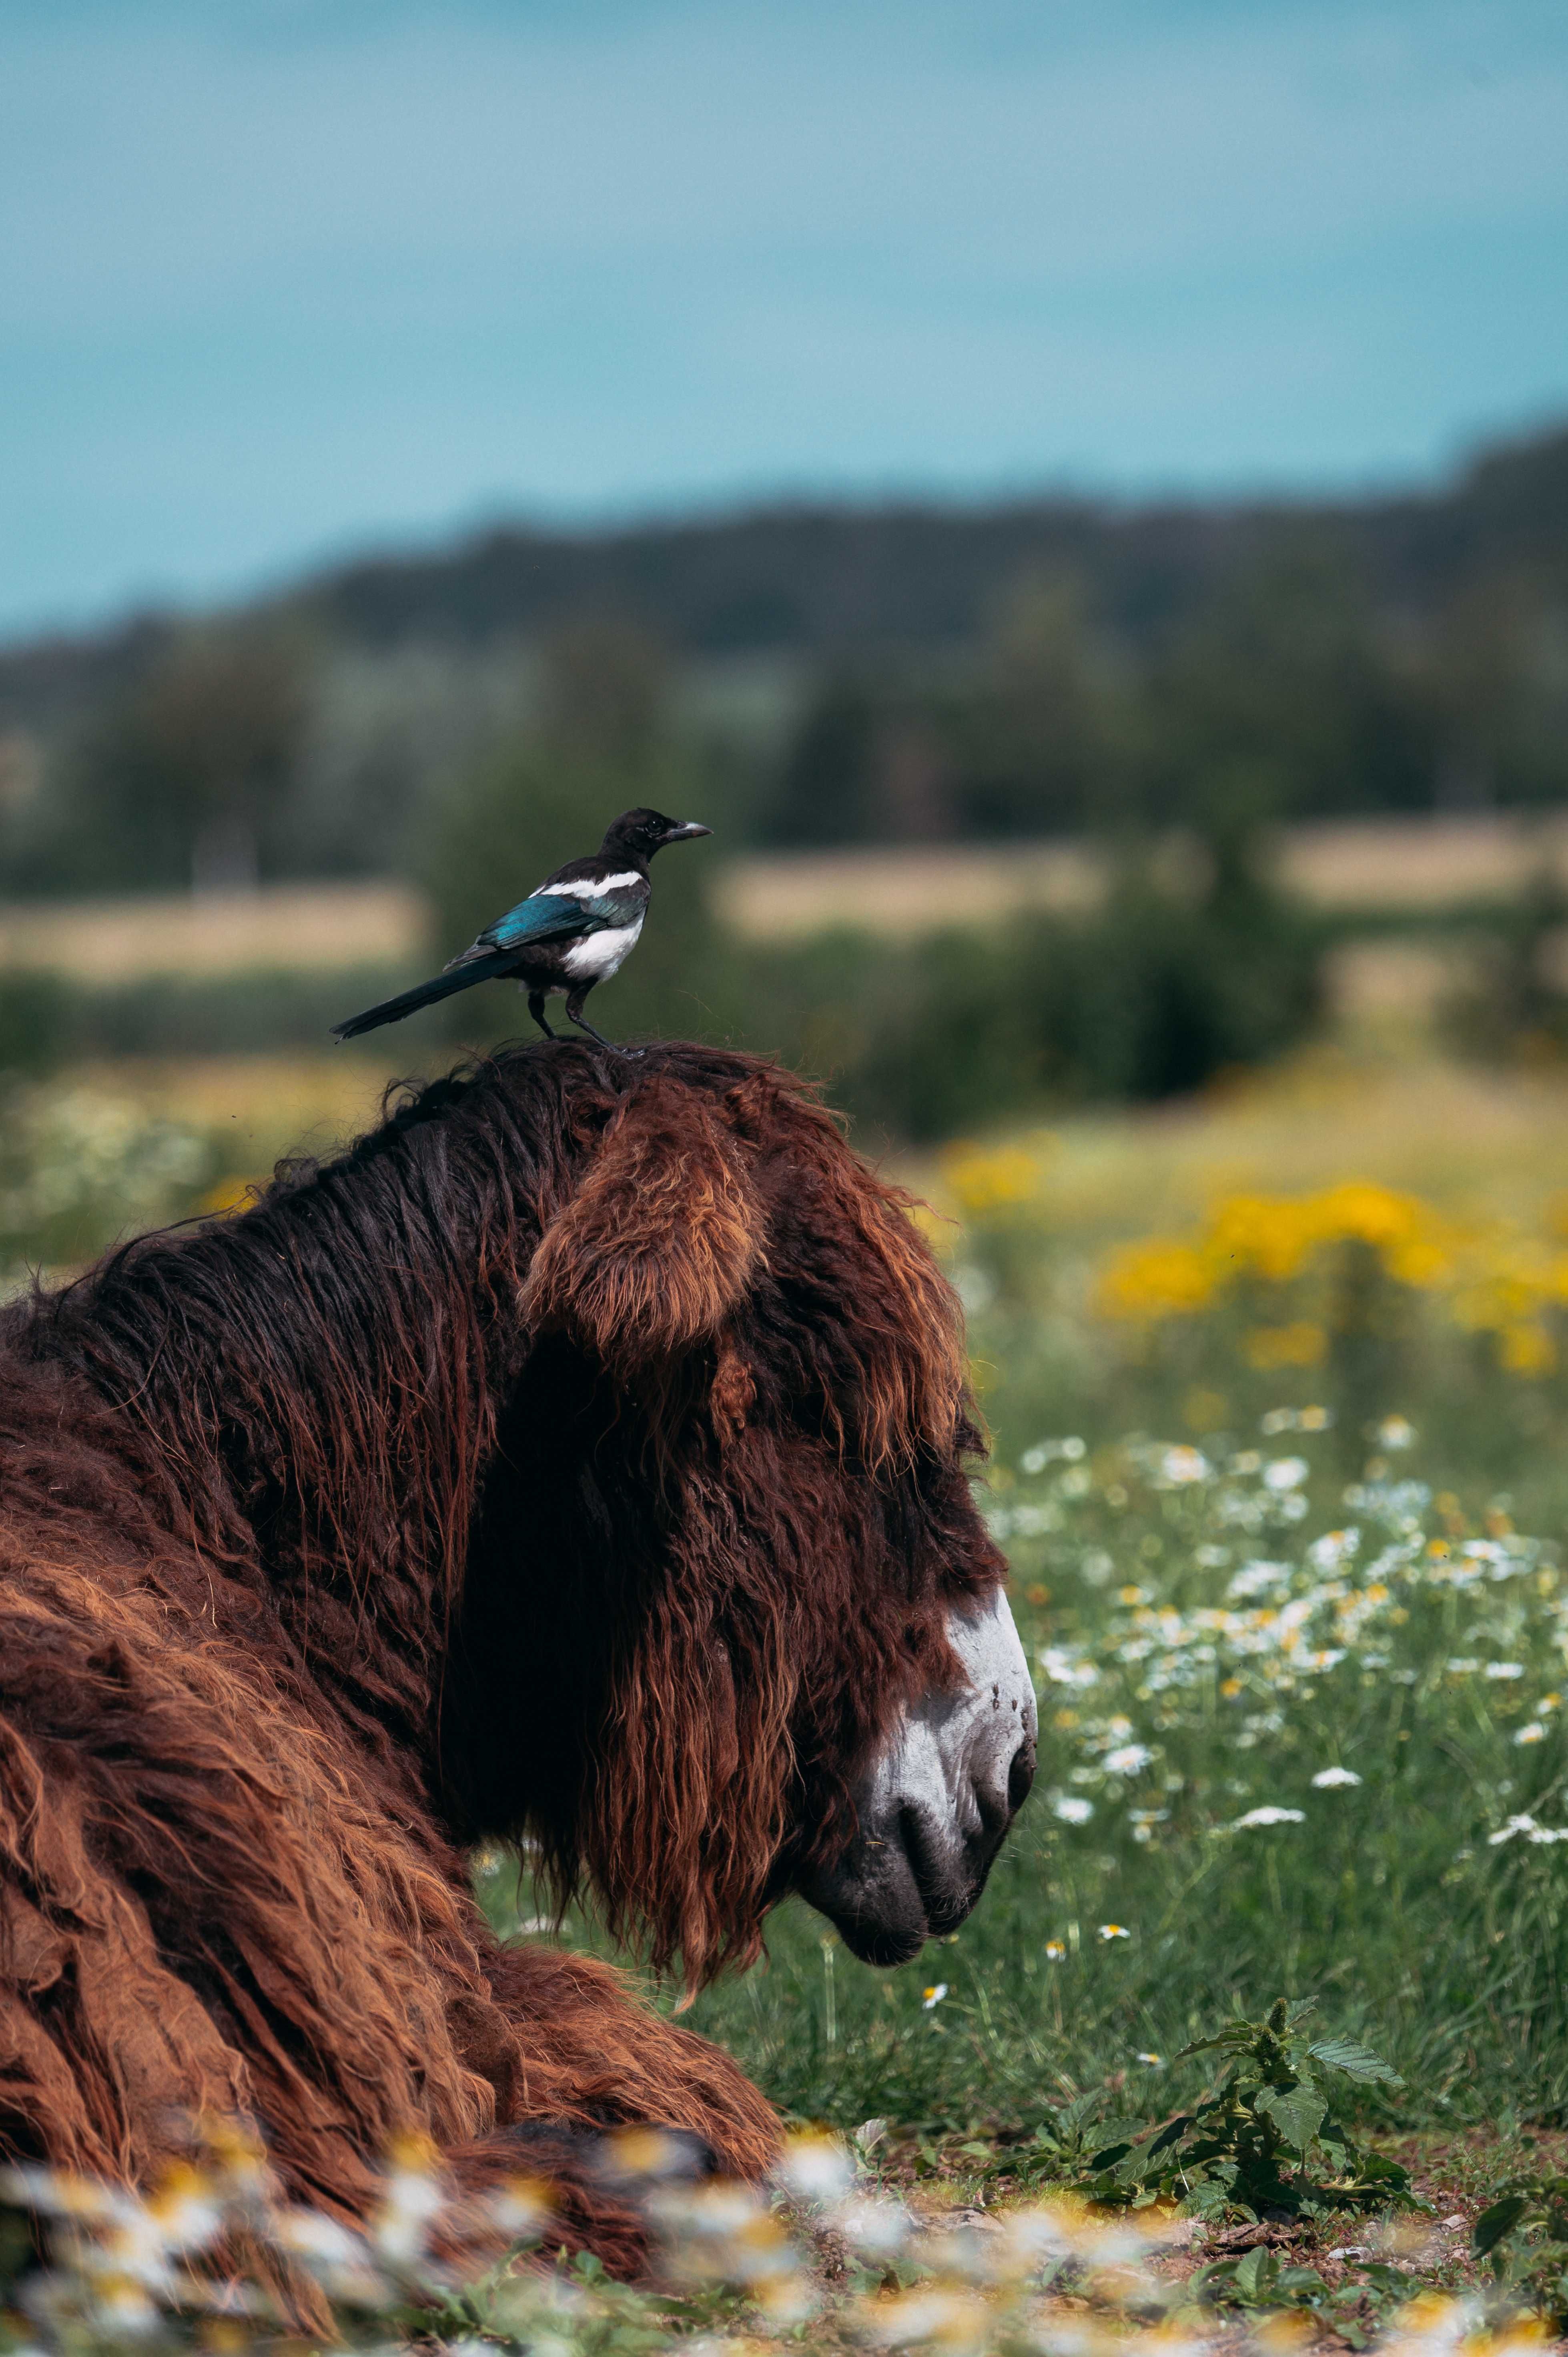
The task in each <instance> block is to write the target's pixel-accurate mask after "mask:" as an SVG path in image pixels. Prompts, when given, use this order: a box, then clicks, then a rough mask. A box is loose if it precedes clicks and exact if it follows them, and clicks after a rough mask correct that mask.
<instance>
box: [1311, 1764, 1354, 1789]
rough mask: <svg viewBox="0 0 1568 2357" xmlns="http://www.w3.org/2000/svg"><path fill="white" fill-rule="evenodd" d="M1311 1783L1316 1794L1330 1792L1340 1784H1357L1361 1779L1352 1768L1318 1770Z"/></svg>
mask: <svg viewBox="0 0 1568 2357" xmlns="http://www.w3.org/2000/svg"><path fill="white" fill-rule="evenodd" d="M1312 1781H1313V1783H1314V1785H1315V1786H1316V1790H1317V1791H1318V1792H1335V1791H1337V1789H1338V1787H1339V1786H1340V1785H1342V1784H1359V1782H1360V1781H1361V1779H1360V1778H1359V1776H1358V1775H1357V1773H1356V1770H1354V1769H1353V1768H1320V1769H1319V1770H1318V1771H1317V1773H1316V1776H1315V1777H1314V1778H1313V1780H1312Z"/></svg>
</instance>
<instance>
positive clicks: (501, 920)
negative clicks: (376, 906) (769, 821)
mask: <svg viewBox="0 0 1568 2357" xmlns="http://www.w3.org/2000/svg"><path fill="white" fill-rule="evenodd" d="M712 833H713V828H712V827H711V826H699V825H698V824H697V822H696V821H695V819H678V818H665V817H663V816H662V815H661V813H660V812H658V811H653V810H629V811H627V812H625V813H623V814H622V816H621V817H619V818H618V819H617V820H616V821H615V822H614V823H613V824H612V825H610V826H608V827H607V828H606V830H605V839H604V841H603V843H602V844H601V845H599V848H598V849H597V851H596V852H594V853H593V854H592V855H591V856H590V857H588V858H586V859H569V860H568V861H567V863H566V865H565V866H564V867H558V868H557V869H556V870H555V873H554V875H553V876H547V877H545V879H544V881H543V883H542V884H541V885H538V886H537V887H536V888H535V889H534V890H533V891H532V892H531V893H530V894H529V896H528V898H527V899H526V900H520V901H519V902H518V904H517V906H516V908H515V909H508V910H507V912H506V915H505V916H504V917H498V918H497V919H496V920H495V923H494V924H493V925H487V926H486V927H485V930H484V931H483V932H482V933H481V934H480V935H479V937H478V941H477V942H473V943H472V944H471V946H470V947H469V948H467V949H466V950H464V951H463V952H461V954H460V955H458V956H457V957H455V958H453V959H452V961H451V963H449V964H448V965H446V966H445V967H443V969H442V971H441V972H440V973H439V974H435V975H434V976H433V977H432V978H431V980H430V981H429V982H422V983H418V984H416V985H415V986H414V988H413V990H404V991H400V992H399V994H398V996H396V997H395V998H383V999H382V1001H381V1005H380V1006H367V1007H366V1009H365V1011H364V1013H363V1014H362V1015H351V1016H350V1017H349V1020H348V1021H347V1023H335V1024H334V1025H333V1026H332V1029H333V1032H334V1034H335V1036H336V1037H337V1038H338V1039H358V1038H359V1036H360V1032H361V1031H374V1030H376V1029H377V1028H378V1027H379V1026H380V1025H381V1024H382V1023H399V1022H401V1021H402V1020H403V1017H404V1016H405V1015H413V1013H414V1012H415V1010H416V1009H417V1008H419V1007H421V1006H434V1005H435V1001H436V1000H437V999H438V998H450V997H451V996H452V994H453V992H454V991H456V990H467V989H468V987H469V986H470V985H471V984H473V983H476V982H490V981H502V980H507V979H513V980H515V981H517V982H518V983H519V984H521V987H522V988H523V989H524V990H526V991H527V993H528V1011H529V1013H530V1014H531V1015H532V1017H533V1019H534V1021H535V1022H536V1023H537V1024H538V1026H539V1028H540V1029H541V1030H542V1032H543V1034H544V1036H545V1038H546V1039H555V1038H557V1037H558V1036H559V1035H558V1034H557V1033H556V1032H554V1031H553V1030H552V1029H551V1028H550V1026H549V1024H548V1023H547V1022H546V1021H545V1019H544V1002H545V1000H546V999H547V998H553V997H563V996H564V999H565V1001H566V1015H567V1018H568V1020H569V1021H570V1022H573V1023H575V1024H576V1026H577V1028H578V1029H579V1030H582V1031H585V1032H586V1033H587V1035H588V1037H589V1039H596V1040H597V1041H598V1043H599V1045H600V1047H601V1048H607V1047H608V1046H609V1045H610V1042H609V1041H608V1040H607V1039H606V1038H605V1035H604V1033H603V1032H602V1031H596V1030H595V1028H594V1027H593V1025H592V1024H591V1023H590V1022H589V1020H588V1018H587V1017H586V1016H585V1014H584V1012H583V1001H584V1000H585V998H586V996H587V995H588V993H589V991H590V990H592V988H593V987H594V985H595V984H596V982H607V981H608V979H609V977H610V975H611V974H615V973H617V972H618V970H619V968H620V967H621V966H622V965H624V964H625V963H626V960H627V958H628V955H629V954H630V952H632V950H633V949H635V948H636V946H637V937H638V935H639V933H640V932H641V931H642V920H643V918H644V917H645V916H646V915H647V913H648V899H649V891H650V885H649V878H648V863H649V861H650V859H651V858H652V856H653V855H654V853H655V852H656V851H662V849H663V848H664V845H666V844H667V843H685V842H687V841H689V840H690V839H691V838H692V837H693V835H698V834H712Z"/></svg>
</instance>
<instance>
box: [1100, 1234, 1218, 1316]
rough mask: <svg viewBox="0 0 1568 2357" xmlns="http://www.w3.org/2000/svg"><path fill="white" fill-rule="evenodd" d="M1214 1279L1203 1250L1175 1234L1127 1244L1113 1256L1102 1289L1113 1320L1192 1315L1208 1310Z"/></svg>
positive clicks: (1105, 1307) (1106, 1312)
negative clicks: (1198, 1310) (1146, 1241)
mask: <svg viewBox="0 0 1568 2357" xmlns="http://www.w3.org/2000/svg"><path fill="white" fill-rule="evenodd" d="M1213 1292H1214V1280H1213V1277H1212V1275H1211V1274H1210V1271H1209V1268H1208V1263H1207V1262H1206V1261H1205V1259H1204V1257H1203V1255H1202V1254H1201V1253H1199V1252H1197V1251H1196V1250H1195V1249H1194V1248H1193V1246H1192V1245H1191V1244H1184V1243H1178V1242H1176V1239H1174V1238H1172V1237H1159V1236H1156V1237H1152V1238H1151V1239H1150V1240H1149V1242H1148V1243H1141V1244H1128V1245H1125V1246H1124V1247H1123V1248H1122V1251H1121V1252H1119V1253H1116V1254H1112V1259H1111V1261H1110V1262H1109V1264H1108V1265H1107V1266H1106V1268H1105V1270H1104V1271H1103V1273H1102V1275H1101V1279H1100V1284H1099V1286H1098V1289H1097V1296H1096V1297H1097V1300H1098V1303H1099V1307H1100V1308H1101V1311H1102V1312H1103V1313H1104V1315H1105V1316H1106V1317H1108V1318H1144V1319H1156V1318H1188V1317H1190V1316H1191V1315H1192V1313H1193V1312H1194V1310H1197V1309H1202V1308H1207V1306H1208V1302H1209V1300H1210V1299H1211V1298H1212V1297H1213Z"/></svg>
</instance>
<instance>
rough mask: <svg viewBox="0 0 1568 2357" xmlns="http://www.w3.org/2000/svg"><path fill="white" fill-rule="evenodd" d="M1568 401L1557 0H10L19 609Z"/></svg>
mask: <svg viewBox="0 0 1568 2357" xmlns="http://www.w3.org/2000/svg"><path fill="white" fill-rule="evenodd" d="M1564 412H1568V9H1565V8H1564V7H1563V5H1562V0H1463V5H1459V4H1458V0H1455V5H1448V0H1029V4H1028V5H1026V0H832V5H818V0H441V5H422V6H415V5H400V0H378V5H368V0H367V4H366V5H360V0H0V630H5V632H7V633H9V634H13V635H14V634H16V633H17V632H20V631H23V630H31V629H33V628H36V627H41V626H44V625H47V624H54V623H57V622H70V621H79V620H85V619H93V618H96V617H98V616H101V615H103V614H106V613H112V612H114V611H116V610H118V609H120V608H124V607H125V606H128V605H130V604H132V603H134V602H136V601H139V600H142V599H145V598H179V599H188V600H201V599H209V598H213V597H221V596H223V595H225V594H228V593H230V592H231V591H234V590H238V589H243V588H245V587H251V586H252V585H254V584H256V583H258V582H264V581H266V580H269V579H274V578H278V577H281V576H283V575H285V574H286V573H287V572H290V571H292V570H293V569H294V568H295V566H296V565H300V564H301V563H303V562H305V561H307V560H314V559H317V558H319V557H321V556H324V555H329V554H338V553H340V552H343V551H346V550H349V549H357V548H362V547H365V546H387V545H395V544H399V543H400V542H403V541H405V540H408V539H411V538H418V539H420V540H422V541H426V542H427V541H429V540H431V539H432V538H435V537H438V536H440V535H443V534H445V533H448V532H451V531H454V530H459V529H462V528H465V527H467V526H471V525H473V524H474V523H476V522H479V521H480V520H483V519H488V518H489V517H492V516H494V515H496V514H498V513H513V514H529V515H537V516H547V517H553V518H568V519H574V520H577V519H580V520H594V519H598V518H601V517H604V516H607V515H616V516H619V515H624V514H626V513H628V512H646V511H657V512H669V511H682V510H684V509H686V508H688V507H693V506H697V507H703V508H706V507H712V506H714V505H716V504H719V503H722V502H725V501H728V500H734V499H739V498H748V499H749V498H757V497H769V496H772V495H775V494H778V493H794V492H800V491H808V492H810V491H817V490H824V491H844V492H854V493H871V494H875V493H876V492H879V491H884V490H930V491H934V492H939V493H944V494H946V493H956V494H961V495H972V494H990V493H995V492H1000V491H1007V490H1016V489H1019V488H1025V487H1036V486H1040V485H1058V484H1063V483H1066V484H1071V485H1075V486H1082V487H1088V488H1094V489H1100V490H1110V491H1112V492H1118V493H1127V494H1133V495H1136V494H1141V493H1144V492H1147V491H1150V490H1198V491H1204V490H1216V489H1219V490H1247V489H1251V488H1253V487H1258V486H1272V487H1286V488H1301V489H1305V490H1311V489H1315V488H1318V487H1322V486H1357V485H1360V484H1363V483H1368V482H1387V481H1392V480H1410V479H1423V478H1430V477H1431V476H1433V475H1434V473H1435V472H1437V471H1438V470H1440V469H1441V468H1444V466H1446V465H1448V464H1450V463H1451V462H1452V461H1453V459H1454V458H1455V455H1456V454H1458V453H1460V452H1463V451H1464V450H1466V449H1467V448H1469V447H1473V446H1474V444H1475V443H1476V442H1477V440H1479V439H1483V438H1485V437H1487V436H1492V435H1495V434H1497V433H1499V432H1509V431H1513V430H1516V429H1519V428H1521V427H1525V426H1529V425H1532V424H1534V423H1537V422H1539V421H1541V420H1542V419H1544V418H1547V417H1549V416H1553V415H1559V414H1563V413H1564Z"/></svg>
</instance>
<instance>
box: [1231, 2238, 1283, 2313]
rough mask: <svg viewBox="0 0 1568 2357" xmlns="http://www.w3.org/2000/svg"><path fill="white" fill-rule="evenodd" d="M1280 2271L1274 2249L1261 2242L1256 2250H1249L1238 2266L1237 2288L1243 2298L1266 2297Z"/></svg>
mask: <svg viewBox="0 0 1568 2357" xmlns="http://www.w3.org/2000/svg"><path fill="white" fill-rule="evenodd" d="M1279 2271H1280V2263H1279V2261H1278V2259H1276V2258H1275V2256H1274V2255H1273V2251H1271V2250H1270V2249H1269V2248H1268V2246H1267V2244H1259V2246H1258V2248H1257V2249H1256V2250H1255V2251H1249V2252H1248V2254H1247V2255H1246V2257H1245V2258H1244V2259H1243V2260H1242V2261H1241V2263H1240V2266H1238V2267H1237V2269H1236V2277H1235V2281H1236V2288H1237V2290H1238V2291H1239V2292H1240V2295H1241V2297H1242V2298H1243V2299H1247V2300H1255V2299H1260V2298H1266V2297H1267V2294H1268V2292H1269V2291H1270V2289H1271V2288H1272V2287H1273V2280H1274V2277H1275V2276H1277V2275H1278V2274H1279Z"/></svg>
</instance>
